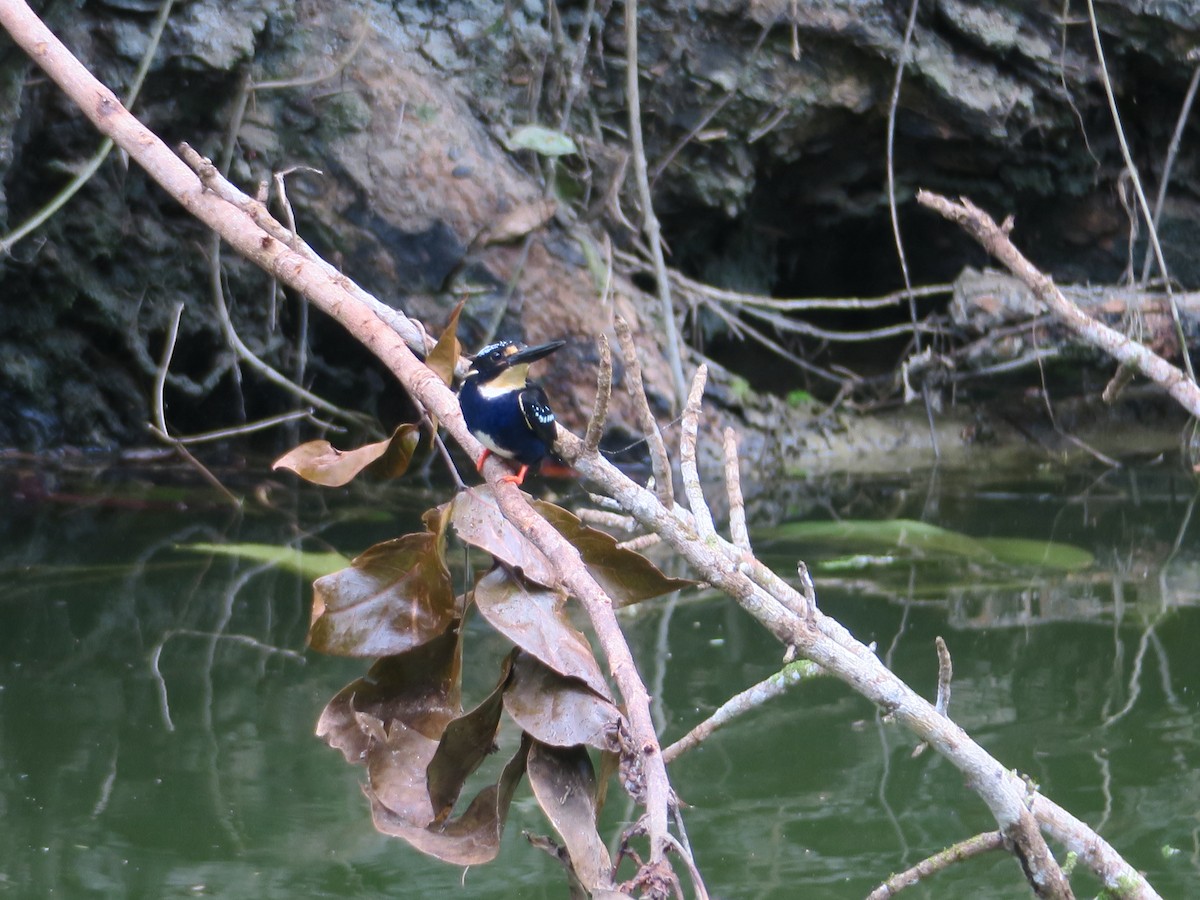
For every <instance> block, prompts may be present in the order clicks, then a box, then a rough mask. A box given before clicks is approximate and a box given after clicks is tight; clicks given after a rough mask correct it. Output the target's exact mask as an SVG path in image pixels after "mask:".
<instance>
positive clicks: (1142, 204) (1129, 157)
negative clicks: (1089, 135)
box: [1087, 0, 1196, 383]
mask: <svg viewBox="0 0 1200 900" xmlns="http://www.w3.org/2000/svg"><path fill="white" fill-rule="evenodd" d="M1087 9H1088V21H1089V22H1090V23H1091V26H1092V43H1093V44H1094V45H1095V47H1096V61H1097V62H1099V63H1100V81H1101V83H1102V84H1103V85H1104V95H1105V96H1106V97H1107V98H1108V109H1109V112H1110V113H1111V114H1112V119H1113V127H1114V128H1115V130H1116V132H1117V143H1118V144H1119V145H1120V147H1121V156H1122V157H1123V158H1124V160H1125V171H1126V172H1128V173H1129V178H1130V180H1131V181H1132V182H1133V191H1134V194H1135V195H1136V196H1137V203H1138V210H1139V211H1140V212H1141V214H1142V218H1143V219H1144V220H1145V222H1146V233H1147V234H1148V235H1149V237H1150V246H1151V247H1153V248H1154V258H1155V260H1156V261H1157V262H1158V271H1159V274H1161V275H1162V279H1163V287H1164V288H1165V290H1166V292H1167V299H1168V300H1169V301H1170V304H1171V318H1172V319H1174V320H1175V336H1176V338H1178V340H1179V353H1180V355H1181V356H1182V357H1183V369H1184V371H1185V372H1187V376H1188V378H1189V379H1190V380H1191V381H1192V382H1193V383H1195V381H1196V373H1195V372H1194V371H1192V357H1191V355H1190V354H1189V353H1188V349H1187V338H1185V337H1184V334H1183V323H1182V322H1181V321H1180V319H1179V308H1178V307H1177V306H1176V305H1175V299H1174V297H1173V295H1172V294H1171V276H1170V274H1168V272H1167V260H1166V258H1165V257H1164V256H1163V251H1162V244H1160V243H1159V241H1158V229H1157V228H1156V227H1155V225H1154V216H1153V214H1152V213H1151V212H1150V204H1149V203H1148V202H1147V201H1146V192H1145V191H1144V190H1142V179H1141V176H1140V175H1138V170H1137V166H1136V165H1134V162H1133V153H1132V152H1130V150H1129V142H1128V141H1127V140H1126V139H1125V128H1124V126H1123V125H1122V124H1121V113H1120V112H1119V111H1118V110H1117V98H1116V96H1115V95H1114V94H1113V86H1112V80H1111V79H1110V78H1109V77H1108V63H1106V62H1105V61H1104V44H1103V42H1102V41H1101V40H1100V25H1099V23H1098V22H1097V21H1096V5H1095V3H1094V2H1093V0H1087Z"/></svg>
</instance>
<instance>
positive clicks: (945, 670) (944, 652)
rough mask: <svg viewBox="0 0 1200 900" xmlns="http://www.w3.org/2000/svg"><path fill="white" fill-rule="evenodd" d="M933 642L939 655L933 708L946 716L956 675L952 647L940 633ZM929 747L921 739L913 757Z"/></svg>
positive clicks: (914, 749)
mask: <svg viewBox="0 0 1200 900" xmlns="http://www.w3.org/2000/svg"><path fill="white" fill-rule="evenodd" d="M933 642H934V645H935V646H936V647H937V655H938V682H937V701H936V702H935V703H934V704H933V708H934V709H936V710H937V711H938V713H939V714H940V715H943V716H945V715H948V714H949V713H948V710H949V708H950V680H951V679H952V678H953V677H954V665H953V663H952V662H951V660H950V649H949V648H948V647H947V646H946V642H945V641H944V640H942V636H941V635H938V636H937V637H935V638H934V639H933ZM928 749H929V744H928V742H926V741H921V743H919V744H917V746H916V747H914V748H913V752H912V758H913V759H916V758H917V757H918V756H920V755H921V754H922V753H924V752H925V751H926V750H928Z"/></svg>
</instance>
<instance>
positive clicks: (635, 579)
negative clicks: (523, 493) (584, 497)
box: [533, 500, 696, 607]
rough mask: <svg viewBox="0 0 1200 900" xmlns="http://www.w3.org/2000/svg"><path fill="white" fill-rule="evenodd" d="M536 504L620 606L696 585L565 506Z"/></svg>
mask: <svg viewBox="0 0 1200 900" xmlns="http://www.w3.org/2000/svg"><path fill="white" fill-rule="evenodd" d="M533 506H534V508H535V509H537V511H538V512H539V513H541V514H542V516H544V517H545V519H546V521H548V522H549V523H550V524H551V525H553V526H554V527H555V528H556V529H557V530H558V532H559V534H561V535H562V536H563V537H565V538H566V539H567V540H568V541H570V542H571V544H572V545H573V546H574V547H575V548H576V549H577V550H578V551H579V554H580V556H582V557H583V563H584V565H586V566H587V568H588V571H589V572H591V573H592V577H593V578H595V579H596V581H597V582H598V583H599V584H600V586H601V587H602V588H604V591H605V593H607V594H608V596H609V597H611V598H612V599H613V602H614V603H615V604H616V605H617V606H618V607H621V606H630V605H632V604H634V603H638V602H640V601H642V600H649V599H650V598H651V597H658V596H661V595H662V594H669V593H670V592H671V591H678V590H682V589H683V588H686V587H692V586H694V585H695V584H696V582H695V581H690V580H688V579H686V578H669V577H668V576H666V575H664V574H663V573H662V572H661V571H660V570H659V568H658V567H657V566H655V565H654V563H652V562H650V560H648V559H646V557H644V556H642V555H641V554H640V553H636V552H634V551H633V550H628V549H626V548H623V547H618V546H617V539H616V538H614V537H613V536H612V535H610V534H605V533H604V532H603V531H598V530H597V529H595V528H589V527H588V526H587V525H584V524H583V522H581V521H580V520H579V517H578V516H576V515H574V514H573V513H570V512H568V511H567V510H565V509H563V508H562V507H561V506H555V505H554V504H553V503H547V502H546V501H544V500H534V501H533Z"/></svg>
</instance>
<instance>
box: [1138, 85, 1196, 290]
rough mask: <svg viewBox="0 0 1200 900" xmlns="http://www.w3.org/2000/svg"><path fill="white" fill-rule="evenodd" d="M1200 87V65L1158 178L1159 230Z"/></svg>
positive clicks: (1145, 264)
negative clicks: (1173, 170) (1169, 187)
mask: <svg viewBox="0 0 1200 900" xmlns="http://www.w3.org/2000/svg"><path fill="white" fill-rule="evenodd" d="M1198 87H1200V66H1196V68H1195V69H1193V70H1192V80H1191V81H1189V82H1188V88H1187V93H1186V94H1185V95H1184V97H1183V105H1182V106H1180V107H1179V117H1178V118H1177V119H1176V120H1175V131H1174V132H1173V133H1172V135H1171V143H1170V144H1168V145H1167V155H1166V157H1165V158H1164V159H1163V168H1162V175H1160V176H1159V179H1158V193H1157V195H1156V196H1155V197H1154V215H1153V216H1151V218H1150V227H1151V229H1152V230H1154V231H1155V232H1157V231H1158V226H1159V222H1160V220H1161V216H1162V210H1163V204H1164V203H1166V201H1167V187H1168V186H1169V185H1170V184H1171V170H1172V169H1173V168H1174V167H1175V157H1176V156H1177V155H1178V154H1179V145H1180V144H1181V143H1183V127H1184V126H1185V125H1186V124H1187V120H1188V116H1189V115H1190V114H1191V111H1192V104H1193V103H1194V102H1195V101H1196V89H1197V88H1198ZM1150 261H1151V257H1150V252H1149V250H1148V249H1147V251H1146V253H1145V255H1144V258H1143V260H1142V285H1143V287H1144V286H1145V285H1146V284H1148V283H1149V282H1150Z"/></svg>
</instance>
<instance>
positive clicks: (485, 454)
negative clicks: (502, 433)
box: [475, 447, 492, 472]
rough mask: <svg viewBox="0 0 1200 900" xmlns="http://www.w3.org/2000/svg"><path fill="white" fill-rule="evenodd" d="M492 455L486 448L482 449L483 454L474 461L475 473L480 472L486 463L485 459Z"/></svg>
mask: <svg viewBox="0 0 1200 900" xmlns="http://www.w3.org/2000/svg"><path fill="white" fill-rule="evenodd" d="M491 455H492V451H491V450H489V449H488V448H487V447H484V448H483V452H482V453H480V454H479V459H477V460H475V471H476V472H482V471H483V464H484V463H485V462H487V458H488V457H489V456H491Z"/></svg>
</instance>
